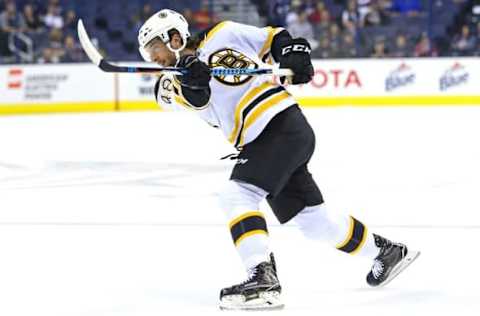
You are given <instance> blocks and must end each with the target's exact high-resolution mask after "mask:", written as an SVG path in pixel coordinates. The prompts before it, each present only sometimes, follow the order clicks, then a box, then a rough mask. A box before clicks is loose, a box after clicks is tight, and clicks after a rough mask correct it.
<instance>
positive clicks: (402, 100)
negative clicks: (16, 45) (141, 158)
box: [0, 58, 480, 114]
mask: <svg viewBox="0 0 480 316" xmlns="http://www.w3.org/2000/svg"><path fill="white" fill-rule="evenodd" d="M314 65H315V76H314V77H313V80H312V81H311V82H310V83H309V84H306V85H301V86H290V87H288V90H289V91H290V92H291V93H292V94H293V95H294V96H295V97H297V99H298V101H299V103H300V105H302V106H304V107H329V106H418V105H421V106H439V105H478V104H480V92H478V89H477V87H478V86H480V69H479V68H480V65H478V62H476V60H475V59H473V58H431V59H426V58H425V59H385V60H372V59H357V60H328V61H321V60H316V61H314ZM276 79H277V78H273V80H276ZM154 83H155V76H153V75H140V74H121V75H119V74H107V73H103V72H101V71H100V70H99V69H97V68H96V67H95V66H93V65H91V64H66V65H31V66H25V65H9V66H1V67H0V91H1V94H0V95H1V98H0V114H19V113H39V112H44V113H49V112H90V111H122V110H158V109H159V108H158V106H157V105H156V104H155V102H154V101H153V86H154Z"/></svg>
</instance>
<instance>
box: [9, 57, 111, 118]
mask: <svg viewBox="0 0 480 316" xmlns="http://www.w3.org/2000/svg"><path fill="white" fill-rule="evenodd" d="M114 78H115V76H114V75H112V74H106V73H103V72H102V71H100V70H99V69H98V68H97V67H95V66H94V65H91V64H75V65H30V66H24V65H12V66H2V67H0V95H1V97H0V113H35V112H65V111H109V110H114V109H115V92H114Z"/></svg>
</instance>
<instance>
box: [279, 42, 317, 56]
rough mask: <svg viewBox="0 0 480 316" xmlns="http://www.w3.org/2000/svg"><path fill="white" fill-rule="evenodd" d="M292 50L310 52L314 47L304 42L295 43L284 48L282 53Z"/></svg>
mask: <svg viewBox="0 0 480 316" xmlns="http://www.w3.org/2000/svg"><path fill="white" fill-rule="evenodd" d="M291 52H303V53H307V54H310V53H311V52H312V49H311V48H310V47H309V46H307V45H303V44H293V45H288V46H285V47H283V48H282V55H285V54H288V53H291Z"/></svg>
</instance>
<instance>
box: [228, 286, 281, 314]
mask: <svg viewBox="0 0 480 316" xmlns="http://www.w3.org/2000/svg"><path fill="white" fill-rule="evenodd" d="M284 306H285V305H284V304H283V303H282V301H281V299H280V293H279V292H276V291H269V292H263V293H260V294H259V295H258V298H254V299H251V300H246V299H245V296H243V295H230V296H225V297H224V298H222V300H221V301H220V305H219V307H220V309H221V310H237V311H239V310H243V311H262V310H279V309H282V308H283V307H284Z"/></svg>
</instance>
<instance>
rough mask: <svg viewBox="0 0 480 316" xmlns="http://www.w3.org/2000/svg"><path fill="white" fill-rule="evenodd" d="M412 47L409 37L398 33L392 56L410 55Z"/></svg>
mask: <svg viewBox="0 0 480 316" xmlns="http://www.w3.org/2000/svg"><path fill="white" fill-rule="evenodd" d="M410 52H411V49H410V47H408V41H407V37H406V36H405V35H404V34H398V35H397V37H396V38H395V44H394V45H393V48H392V51H391V53H390V57H396V58H400V57H410V56H411V54H410Z"/></svg>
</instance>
